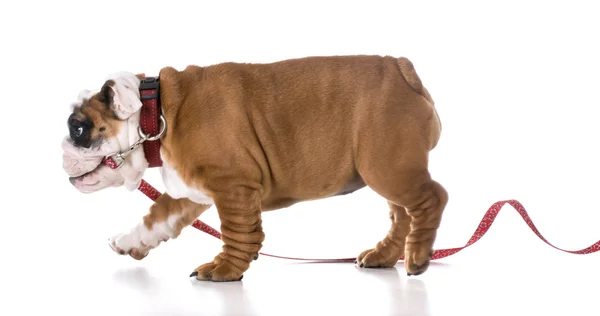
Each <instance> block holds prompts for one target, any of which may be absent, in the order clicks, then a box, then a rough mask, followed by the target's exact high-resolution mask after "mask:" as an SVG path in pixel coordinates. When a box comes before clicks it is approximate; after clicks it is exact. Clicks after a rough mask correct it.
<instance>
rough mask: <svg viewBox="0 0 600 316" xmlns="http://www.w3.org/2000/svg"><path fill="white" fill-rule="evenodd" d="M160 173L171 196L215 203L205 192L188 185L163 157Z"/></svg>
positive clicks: (207, 203) (209, 203) (208, 203)
mask: <svg viewBox="0 0 600 316" xmlns="http://www.w3.org/2000/svg"><path fill="white" fill-rule="evenodd" d="M160 173H161V175H162V179H163V182H164V184H165V188H166V191H167V193H168V194H169V195H170V196H171V197H172V198H175V199H182V198H188V199H190V200H191V201H193V202H195V203H198V204H206V205H213V204H214V203H215V202H214V201H213V199H212V198H210V197H209V196H208V195H207V194H206V193H204V192H202V191H200V190H198V189H195V188H190V187H188V186H187V185H186V184H185V183H184V182H183V180H182V179H181V177H180V176H179V174H178V173H177V170H175V169H173V167H171V166H169V164H167V163H166V161H165V160H164V159H163V165H162V168H161V171H160Z"/></svg>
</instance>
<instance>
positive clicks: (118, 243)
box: [108, 234, 131, 255]
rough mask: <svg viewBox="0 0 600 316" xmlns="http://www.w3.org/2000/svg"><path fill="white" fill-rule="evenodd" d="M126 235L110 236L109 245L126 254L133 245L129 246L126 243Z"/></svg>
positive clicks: (114, 249) (119, 252)
mask: <svg viewBox="0 0 600 316" xmlns="http://www.w3.org/2000/svg"><path fill="white" fill-rule="evenodd" d="M125 236H126V235H124V234H118V235H114V236H112V237H110V238H108V245H109V246H110V248H111V249H112V250H113V251H114V252H116V253H118V254H120V255H126V254H128V253H129V251H130V250H131V247H127V246H125V245H124V244H126V243H124V242H123V237H125Z"/></svg>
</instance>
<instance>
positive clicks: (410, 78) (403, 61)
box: [398, 57, 442, 150]
mask: <svg viewBox="0 0 600 316" xmlns="http://www.w3.org/2000/svg"><path fill="white" fill-rule="evenodd" d="M398 67H399V68H400V72H401V73H402V76H403V77H404V80H405V81H406V83H407V84H408V85H409V86H410V87H411V89H413V90H414V91H415V92H416V93H418V94H419V95H421V96H423V98H425V99H426V100H427V101H428V102H429V103H430V104H431V110H432V115H433V117H434V118H433V119H432V120H431V121H430V123H431V124H430V128H431V129H430V134H429V149H430V150H432V149H434V148H435V147H436V146H437V143H438V142H439V140H440V134H441V132H442V122H441V120H440V117H439V115H438V113H437V111H436V109H435V102H433V98H432V97H431V95H430V94H429V91H427V89H426V88H425V86H424V85H423V82H422V81H421V78H420V77H419V75H418V74H417V71H416V70H415V67H414V66H413V64H412V62H411V61H410V60H408V58H405V57H400V58H398Z"/></svg>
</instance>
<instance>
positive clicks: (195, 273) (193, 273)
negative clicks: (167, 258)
mask: <svg viewBox="0 0 600 316" xmlns="http://www.w3.org/2000/svg"><path fill="white" fill-rule="evenodd" d="M195 276H198V271H194V272H192V274H190V278H191V277H195Z"/></svg>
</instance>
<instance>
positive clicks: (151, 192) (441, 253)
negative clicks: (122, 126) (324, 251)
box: [105, 159, 600, 262]
mask: <svg viewBox="0 0 600 316" xmlns="http://www.w3.org/2000/svg"><path fill="white" fill-rule="evenodd" d="M105 163H106V165H108V166H109V167H111V168H113V169H114V168H115V167H116V164H115V163H114V162H113V161H112V160H110V159H107V160H105ZM138 190H139V191H141V192H142V193H144V194H145V195H146V196H148V197H149V198H150V199H152V200H153V201H156V199H158V197H159V196H160V195H161V194H162V193H160V192H159V191H158V190H156V189H155V188H154V187H153V186H151V185H150V184H149V183H148V182H146V181H144V180H142V181H141V183H140V186H139V187H138ZM505 204H510V206H512V207H513V208H514V209H515V210H516V211H517V212H518V213H519V215H521V217H522V218H523V220H524V221H525V223H527V226H529V228H531V230H532V231H533V232H534V233H535V234H536V235H537V236H538V237H539V238H540V239H541V240H542V241H543V242H545V243H546V244H548V245H549V246H550V247H552V248H554V249H557V250H560V251H563V252H568V253H571V254H577V255H583V254H590V253H594V252H597V251H600V240H599V241H597V242H596V243H595V244H593V245H591V246H589V247H587V248H585V249H581V250H565V249H561V248H558V247H556V246H554V245H553V244H551V243H550V242H548V240H546V238H544V236H542V234H541V233H540V232H539V230H538V229H537V228H536V227H535V225H534V224H533V221H532V220H531V218H530V217H529V214H527V211H526V210H525V208H524V207H523V205H521V203H520V202H519V201H517V200H505V201H498V202H496V203H494V204H493V205H492V206H490V208H489V209H488V210H487V212H485V214H484V215H483V218H482V219H481V222H480V223H479V226H478V227H477V229H476V230H475V232H474V233H473V235H472V236H471V239H469V241H468V242H467V244H466V245H464V246H462V247H458V248H448V249H438V250H434V251H433V256H432V258H431V259H432V260H436V259H441V258H445V257H449V256H451V255H453V254H455V253H457V252H459V251H461V250H463V249H465V248H467V247H469V246H471V245H472V244H474V243H475V242H477V241H478V240H479V239H481V237H483V235H485V234H486V233H487V231H488V230H489V229H490V227H491V226H492V224H493V223H494V220H495V219H496V216H498V213H500V210H501V209H502V207H503V206H504V205H505ZM192 226H193V227H195V228H197V229H199V230H200V231H202V232H205V233H207V234H209V235H211V236H214V237H215V238H218V239H221V233H220V232H219V231H218V230H216V229H214V228H212V227H211V226H210V225H208V224H206V223H204V222H202V221H200V220H198V219H197V220H195V221H194V222H193V223H192ZM259 254H260V255H262V256H268V257H274V258H280V259H291V260H303V261H323V262H354V260H355V259H356V258H339V259H309V258H294V257H284V256H277V255H271V254H266V253H262V252H260V253H259ZM401 259H403V258H401Z"/></svg>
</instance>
